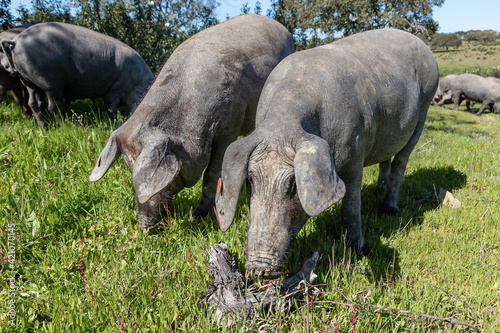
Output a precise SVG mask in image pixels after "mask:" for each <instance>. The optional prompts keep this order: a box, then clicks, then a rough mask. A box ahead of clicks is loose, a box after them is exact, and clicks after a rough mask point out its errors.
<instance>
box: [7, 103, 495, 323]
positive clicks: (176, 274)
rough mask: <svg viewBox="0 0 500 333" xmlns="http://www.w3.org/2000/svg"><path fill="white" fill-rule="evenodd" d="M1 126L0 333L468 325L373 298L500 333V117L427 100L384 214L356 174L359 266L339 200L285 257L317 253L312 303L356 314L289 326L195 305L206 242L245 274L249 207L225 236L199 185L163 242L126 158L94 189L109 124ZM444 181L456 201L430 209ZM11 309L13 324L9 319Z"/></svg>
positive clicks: (316, 311)
mask: <svg viewBox="0 0 500 333" xmlns="http://www.w3.org/2000/svg"><path fill="white" fill-rule="evenodd" d="M103 118H105V116H103ZM0 123H1V125H0V126H1V129H0V177H1V178H0V179H1V182H0V227H1V230H0V249H1V251H2V252H1V255H0V258H4V259H3V260H2V264H1V265H0V288H1V291H0V316H1V318H2V321H0V332H122V331H123V332H133V331H135V332H166V331H172V332H175V331H186V332H209V331H212V332H219V331H242V332H253V331H257V330H258V329H259V328H261V329H264V330H274V331H277V332H289V331H298V332H304V331H310V332H334V327H335V326H334V325H336V327H338V328H339V329H340V331H343V332H348V331H349V332H351V331H354V329H353V326H352V325H353V324H352V323H351V319H352V318H353V317H354V318H355V331H356V332H427V331H431V330H438V331H463V330H465V328H462V327H459V326H451V325H446V324H445V323H443V322H440V321H434V320H431V319H424V318H421V317H419V316H416V315H413V316H412V315H408V314H402V313H390V312H375V311H373V310H370V311H368V310H366V308H364V307H363V306H362V305H361V304H368V303H369V304H372V305H375V306H380V307H386V308H394V309H404V310H411V311H415V312H419V313H425V314H429V315H434V316H438V317H451V316H455V319H458V320H461V321H467V322H469V323H474V320H475V319H474V318H475V317H474V316H477V320H478V323H477V324H478V327H479V328H480V330H481V331H484V332H488V331H491V332H495V331H499V330H500V221H499V220H500V213H499V209H498V207H499V203H498V202H499V200H500V190H499V188H500V186H499V185H500V156H499V143H500V115H494V114H491V113H486V114H484V115H483V116H482V117H476V116H474V115H473V114H472V113H467V112H465V111H464V110H463V109H461V111H452V110H450V109H446V108H439V107H431V110H430V112H429V117H428V121H427V125H426V128H425V130H424V133H423V135H422V137H421V140H420V142H419V144H418V146H417V147H419V148H417V150H416V151H414V153H413V154H412V156H411V158H410V162H409V164H408V168H407V175H406V177H405V180H404V182H403V185H402V190H401V203H400V212H399V213H398V215H396V216H394V217H386V216H382V215H380V214H379V206H380V203H381V200H382V195H381V194H378V193H376V191H375V186H376V177H377V168H376V167H369V168H366V169H365V177H364V181H363V192H362V200H363V206H362V220H363V232H364V235H365V237H366V239H367V241H368V244H369V245H370V247H371V249H372V251H373V252H372V254H371V255H370V256H369V257H362V258H361V257H356V256H355V255H352V254H351V253H350V252H349V251H347V250H346V249H345V248H344V246H343V241H342V232H341V227H340V206H339V205H336V206H334V207H332V208H330V209H329V210H328V211H326V212H324V213H323V214H321V215H320V216H319V217H317V218H314V219H311V220H310V221H308V223H307V224H306V226H305V228H304V229H303V230H302V231H301V232H300V234H299V236H298V239H297V241H296V242H295V243H294V245H293V247H292V250H291V252H290V253H289V254H288V259H287V261H286V263H285V270H286V274H289V273H293V272H295V271H297V270H298V269H299V268H300V266H301V264H302V263H303V261H304V260H305V259H306V258H307V257H310V255H311V254H312V252H313V251H319V253H320V256H321V257H320V260H319V264H318V268H317V271H316V273H317V274H318V278H317V280H316V283H317V284H318V286H317V287H316V289H314V288H310V295H309V296H310V297H312V299H313V300H314V301H336V302H347V301H349V302H355V303H358V304H360V305H359V306H358V307H357V310H356V313H355V314H353V309H352V307H349V306H341V305H333V304H324V303H322V304H319V303H317V304H312V305H309V306H307V305H304V306H303V307H302V308H301V309H300V310H298V311H297V312H295V313H293V314H292V315H290V316H289V317H286V318H285V317H284V316H283V315H281V316H280V315H274V314H272V313H261V314H260V316H259V318H257V319H254V320H253V321H250V322H245V323H240V324H238V326H237V327H235V328H233V329H227V328H224V327H222V328H219V327H218V326H217V325H216V324H215V323H214V322H213V320H212V314H211V313H210V312H209V311H208V309H207V308H206V307H205V306H204V305H203V304H201V303H200V301H199V299H200V295H201V294H202V293H203V292H204V291H206V290H207V288H208V286H209V283H210V281H209V275H208V270H207V265H208V257H207V255H206V250H207V249H208V247H209V246H210V244H211V243H213V242H226V243H227V244H228V246H229V248H230V250H231V251H232V252H233V253H234V254H236V256H237V258H239V266H240V268H241V269H243V267H244V261H245V253H244V247H245V241H246V240H245V238H246V232H247V227H248V222H247V220H246V219H245V218H244V217H243V215H245V216H249V213H248V207H247V206H246V205H241V206H240V208H239V211H238V214H237V216H238V219H237V221H235V223H234V224H233V226H232V227H231V228H230V229H229V230H228V232H227V233H225V234H223V233H221V232H220V231H219V230H218V227H217V223H216V222H215V221H214V220H213V219H212V218H207V219H206V220H205V221H202V222H195V221H194V220H193V218H192V216H191V213H192V210H193V209H194V207H195V206H196V204H197V200H198V197H199V195H200V192H201V186H200V184H197V185H196V186H195V187H194V188H191V189H186V190H184V191H183V192H181V193H179V194H178V195H177V196H176V197H175V208H176V209H175V212H174V213H172V215H173V216H172V217H171V218H170V219H168V220H167V219H165V225H166V228H165V230H164V231H163V232H162V233H160V234H157V235H149V236H148V235H143V233H142V232H141V230H140V228H139V227H138V226H137V224H136V222H135V204H134V199H133V197H134V196H133V187H132V180H131V176H130V172H129V171H128V169H127V167H126V166H125V164H124V163H123V162H122V161H121V160H119V161H118V162H117V163H115V165H114V166H113V167H112V168H111V169H110V170H109V172H108V173H107V174H106V175H105V176H104V178H103V179H102V180H101V181H99V182H97V183H89V182H88V176H89V174H90V171H91V169H92V168H93V164H94V163H95V160H96V158H97V156H98V155H99V153H100V151H101V149H102V148H103V146H104V144H105V142H106V139H107V137H109V135H110V133H111V132H112V131H113V129H114V127H113V126H112V125H110V124H109V123H107V122H105V121H98V120H94V119H93V116H91V115H90V114H89V113H79V114H77V115H74V116H73V117H70V119H68V120H66V121H64V122H61V123H59V124H57V125H56V126H55V127H54V126H51V128H49V129H47V130H42V129H40V128H38V127H37V126H36V124H35V122H34V120H33V119H24V118H23V116H22V112H21V111H20V109H19V108H18V107H14V106H10V105H9V106H6V105H5V104H4V105H3V106H1V107H0ZM440 187H443V188H445V189H447V190H449V191H450V192H452V193H453V195H454V196H455V197H456V198H458V199H459V200H460V201H461V203H462V207H461V208H458V209H452V208H450V207H446V206H441V205H439V204H438V202H437V200H436V192H437V191H438V190H439V188H440ZM11 225H14V228H10V229H9V226H10V227H11ZM9 237H10V239H13V240H14V243H15V261H14V262H13V264H12V268H13V270H14V271H16V273H15V275H13V276H14V279H13V280H7V279H8V278H9V277H11V273H10V271H11V266H10V265H11V263H10V262H9V261H8V259H9V258H8V245H9V244H8V240H9ZM366 272H369V274H367V273H366ZM12 281H13V286H14V287H15V288H17V289H16V290H14V292H13V295H14V296H15V297H14V298H12V297H9V288H10V285H9V283H10V282H12ZM404 281H421V282H404ZM427 283H429V284H432V285H434V286H436V287H438V288H440V289H441V290H440V289H437V288H435V287H432V286H431V285H429V284H427ZM370 288H374V289H372V290H371V291H370V292H362V293H359V292H361V291H363V290H367V289H370ZM444 291H446V292H447V293H446V292H444ZM451 295H453V296H454V297H453V296H451ZM12 300H14V308H15V314H16V317H15V325H10V324H9V318H8V317H7V316H5V314H6V313H7V312H8V310H9V308H8V306H9V301H12ZM466 305H467V306H466ZM468 306H469V307H470V308H469V307H468Z"/></svg>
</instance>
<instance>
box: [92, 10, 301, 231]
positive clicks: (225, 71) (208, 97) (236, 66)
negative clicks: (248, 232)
mask: <svg viewBox="0 0 500 333" xmlns="http://www.w3.org/2000/svg"><path fill="white" fill-rule="evenodd" d="M292 52H294V44H293V39H292V37H291V35H290V33H289V32H288V31H287V30H286V28H285V27H283V26H282V25H281V24H279V23H278V22H277V21H274V20H272V19H270V18H268V17H265V16H259V15H242V16H238V17H236V18H233V19H230V20H228V21H226V22H224V23H221V24H218V25H215V26H213V27H210V28H208V29H206V30H203V31H201V32H199V33H198V34H196V35H194V36H192V37H191V38H189V39H188V40H186V41H185V42H184V43H182V44H181V45H180V46H179V47H178V48H177V49H176V50H175V51H174V52H173V53H172V55H171V56H170V58H169V59H168V60H167V62H166V63H165V65H164V66H163V68H162V70H161V72H160V73H159V75H158V77H157V79H156V81H155V83H154V84H153V85H152V86H151V88H150V89H149V91H148V93H147V94H146V96H145V97H144V99H143V100H142V102H141V103H140V104H139V106H138V107H137V109H136V111H135V112H134V114H133V115H132V116H131V117H130V118H129V119H128V120H127V121H126V122H125V123H124V124H123V125H122V126H121V127H120V128H118V129H117V130H116V131H114V132H113V133H112V134H111V136H110V138H109V140H108V143H107V144H106V146H105V148H104V149H103V151H102V152H101V154H100V156H99V159H98V160H97V163H96V166H95V168H94V170H93V171H92V174H91V175H90V181H91V182H95V181H97V180H99V179H100V178H101V177H102V176H103V175H104V174H105V173H106V171H107V170H108V169H109V167H110V166H111V165H112V164H113V162H114V161H115V160H116V159H117V158H118V157H119V156H120V155H121V154H122V153H123V158H124V160H125V163H126V164H127V165H128V167H129V169H130V171H132V178H133V183H134V188H135V198H136V205H137V210H138V223H139V226H140V227H141V228H142V229H143V230H147V229H151V228H154V227H155V226H156V225H157V224H158V223H159V222H160V221H161V216H162V214H165V213H166V212H165V205H164V201H167V200H168V199H171V198H172V196H173V195H174V194H176V193H177V192H179V191H180V190H182V189H183V188H185V187H191V186H193V185H195V184H196V183H197V182H198V180H199V179H200V178H201V176H202V175H203V189H202V197H201V200H200V203H199V205H198V207H197V208H196V210H195V211H194V215H195V216H199V217H204V216H206V215H207V214H208V213H209V212H212V211H213V208H214V206H215V203H214V200H215V191H216V185H217V180H218V178H219V176H220V170H221V164H222V158H223V156H224V151H225V150H226V148H227V146H228V145H229V144H230V143H231V142H233V141H235V140H236V138H237V137H238V136H239V135H246V134H249V133H250V132H251V131H252V130H253V129H254V127H255V111H256V109H257V103H258V100H259V96H260V92H261V90H262V87H263V86H264V83H265V81H266V79H267V77H268V75H269V73H271V70H272V69H273V68H274V67H275V66H276V65H277V64H278V63H279V62H280V61H281V60H282V59H283V58H285V57H286V56H287V55H289V54H290V53H292ZM205 168H206V171H205V173H204V174H203V171H204V170H205Z"/></svg>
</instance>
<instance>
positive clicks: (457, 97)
mask: <svg viewBox="0 0 500 333" xmlns="http://www.w3.org/2000/svg"><path fill="white" fill-rule="evenodd" d="M451 100H452V101H453V103H454V108H453V109H454V110H458V107H459V106H460V103H462V92H461V91H460V90H454V91H453V94H452V96H451Z"/></svg>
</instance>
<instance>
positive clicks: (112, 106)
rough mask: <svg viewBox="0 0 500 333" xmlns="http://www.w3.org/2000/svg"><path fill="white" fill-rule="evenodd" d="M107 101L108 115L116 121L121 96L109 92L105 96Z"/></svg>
mask: <svg viewBox="0 0 500 333" xmlns="http://www.w3.org/2000/svg"><path fill="white" fill-rule="evenodd" d="M104 102H105V103H106V108H107V109H108V116H109V119H111V121H112V122H115V121H116V116H117V112H118V103H119V102H120V97H119V96H118V95H117V94H108V95H106V97H105V98H104Z"/></svg>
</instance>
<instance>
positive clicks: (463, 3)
mask: <svg viewBox="0 0 500 333" xmlns="http://www.w3.org/2000/svg"><path fill="white" fill-rule="evenodd" d="M217 2H219V3H220V6H219V7H218V9H217V13H218V15H217V17H218V18H219V20H221V21H223V20H225V18H226V15H227V14H229V16H230V17H233V16H236V15H238V14H239V13H240V8H241V7H242V5H243V4H245V3H248V6H249V7H250V8H251V12H252V13H253V9H254V7H255V2H257V1H255V0H253V1H240V0H217ZM260 3H261V7H262V9H263V14H265V13H266V10H267V9H269V8H270V7H271V1H270V0H260ZM433 18H434V20H436V21H437V22H438V23H439V30H438V32H441V33H450V32H457V31H468V30H487V29H492V30H495V31H498V32H500V0H445V1H444V4H443V6H441V7H440V8H439V7H435V8H434V13H433Z"/></svg>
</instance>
